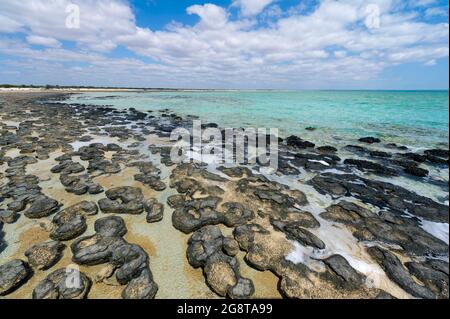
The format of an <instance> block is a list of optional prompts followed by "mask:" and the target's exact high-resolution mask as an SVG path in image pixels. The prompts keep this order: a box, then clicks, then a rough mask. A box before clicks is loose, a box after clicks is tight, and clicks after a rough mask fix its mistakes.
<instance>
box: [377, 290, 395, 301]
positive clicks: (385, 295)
mask: <svg viewBox="0 0 450 319" xmlns="http://www.w3.org/2000/svg"><path fill="white" fill-rule="evenodd" d="M375 299H381V300H389V299H396V298H395V297H394V296H392V295H391V294H389V293H387V292H386V291H381V292H380V293H379V294H378V295H377V296H376V297H375Z"/></svg>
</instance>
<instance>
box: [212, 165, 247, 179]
mask: <svg viewBox="0 0 450 319" xmlns="http://www.w3.org/2000/svg"><path fill="white" fill-rule="evenodd" d="M217 170H218V171H221V172H222V173H224V174H225V175H228V176H229V177H232V178H242V177H244V176H247V177H252V176H253V173H252V172H251V171H250V170H249V169H248V168H247V167H236V166H234V167H224V166H220V167H218V168H217Z"/></svg>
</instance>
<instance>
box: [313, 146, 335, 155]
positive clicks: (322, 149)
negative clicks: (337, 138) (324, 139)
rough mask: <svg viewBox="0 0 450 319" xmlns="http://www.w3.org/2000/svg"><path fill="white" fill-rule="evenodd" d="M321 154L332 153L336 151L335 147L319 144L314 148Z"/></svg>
mask: <svg viewBox="0 0 450 319" xmlns="http://www.w3.org/2000/svg"><path fill="white" fill-rule="evenodd" d="M316 149H317V150H318V151H319V153H321V154H334V153H336V152H337V148H335V147H333V146H319V147H318V148H316Z"/></svg>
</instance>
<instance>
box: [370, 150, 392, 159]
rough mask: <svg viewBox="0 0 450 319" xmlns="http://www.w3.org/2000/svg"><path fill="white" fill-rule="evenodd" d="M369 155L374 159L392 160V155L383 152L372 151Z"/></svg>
mask: <svg viewBox="0 0 450 319" xmlns="http://www.w3.org/2000/svg"><path fill="white" fill-rule="evenodd" d="M369 155H370V156H372V157H382V158H391V157H392V154H391V153H388V152H383V151H370V152H369Z"/></svg>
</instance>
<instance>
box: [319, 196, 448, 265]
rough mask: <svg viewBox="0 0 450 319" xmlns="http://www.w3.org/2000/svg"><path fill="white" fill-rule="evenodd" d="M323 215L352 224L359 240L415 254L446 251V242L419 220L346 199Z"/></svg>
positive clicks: (326, 217) (323, 216)
mask: <svg viewBox="0 0 450 319" xmlns="http://www.w3.org/2000/svg"><path fill="white" fill-rule="evenodd" d="M321 217H322V218H324V219H327V220H332V221H335V222H339V223H343V224H345V225H349V226H351V229H352V232H353V235H354V236H355V237H356V238H358V239H359V240H362V241H378V242H384V243H386V244H389V245H398V246H400V247H402V248H403V249H404V250H405V251H406V252H408V253H410V254H413V255H417V256H421V255H424V254H428V253H432V254H443V253H445V251H446V246H447V245H446V244H445V243H444V242H442V241H441V240H439V239H437V238H435V237H433V236H432V235H430V234H428V233H427V232H425V231H424V230H423V229H422V228H420V225H419V221H418V220H415V219H412V218H405V217H401V216H398V215H396V214H393V213H391V212H387V211H382V212H380V213H378V214H377V213H374V212H372V211H370V210H368V209H366V208H363V207H361V206H359V205H356V204H353V203H349V202H345V201H343V202H340V203H339V204H337V205H332V206H330V207H328V208H327V209H326V212H325V213H322V214H321Z"/></svg>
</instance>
